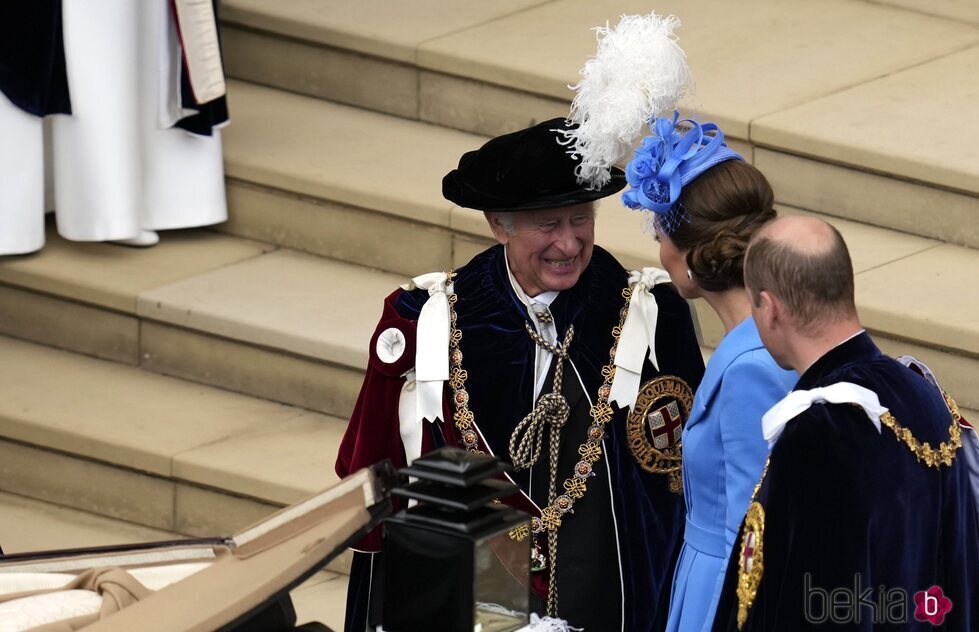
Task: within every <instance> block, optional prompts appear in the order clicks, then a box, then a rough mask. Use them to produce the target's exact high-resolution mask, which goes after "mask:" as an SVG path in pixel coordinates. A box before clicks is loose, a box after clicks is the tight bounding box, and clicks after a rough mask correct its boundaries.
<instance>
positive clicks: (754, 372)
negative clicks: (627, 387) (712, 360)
mask: <svg viewBox="0 0 979 632" xmlns="http://www.w3.org/2000/svg"><path fill="white" fill-rule="evenodd" d="M796 379H797V376H796V374H795V373H791V372H789V371H784V370H782V369H780V368H779V367H778V365H777V364H775V361H774V360H773V359H772V357H771V356H770V355H769V354H768V352H767V351H765V350H764V349H756V350H752V351H749V352H747V353H744V354H742V355H741V356H739V357H738V358H737V359H736V360H735V361H734V362H732V363H731V365H730V366H729V367H728V369H727V371H725V372H724V377H723V379H722V381H721V384H720V386H719V388H718V392H717V394H716V395H715V396H714V402H713V405H714V406H715V407H716V410H717V418H718V421H719V425H720V429H721V453H722V462H723V466H724V488H725V489H724V492H725V518H724V527H725V528H724V540H725V542H724V545H725V546H724V550H725V553H726V557H725V559H727V558H730V556H731V550H732V549H733V547H734V541H735V540H736V539H737V537H738V529H739V528H740V526H741V521H742V520H743V519H744V514H745V512H746V511H747V510H748V503H749V501H750V500H751V492H752V491H753V489H754V487H755V485H756V484H757V483H758V481H759V479H760V478H761V471H762V468H763V467H764V465H765V459H766V457H767V456H768V442H767V441H765V438H764V437H763V436H762V432H761V418H762V416H763V415H764V414H765V413H766V412H768V409H769V408H771V407H772V406H774V405H775V403H776V402H778V401H779V400H780V399H782V398H783V397H785V395H786V394H787V393H788V392H789V391H790V390H791V389H792V385H793V384H795V381H796ZM726 567H727V565H726V563H725V565H724V566H722V567H721V572H720V573H719V574H718V577H717V581H716V583H715V586H714V595H713V597H712V598H711V602H710V610H709V611H708V615H707V618H706V620H705V621H704V629H705V630H710V628H711V625H712V623H713V620H714V610H715V608H716V607H717V601H718V598H719V597H720V593H721V588H722V586H723V584H724V571H725V570H726Z"/></svg>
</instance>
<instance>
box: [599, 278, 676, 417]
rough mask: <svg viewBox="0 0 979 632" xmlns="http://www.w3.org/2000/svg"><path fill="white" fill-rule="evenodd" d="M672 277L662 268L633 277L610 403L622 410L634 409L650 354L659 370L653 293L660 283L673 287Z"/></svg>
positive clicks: (617, 354)
mask: <svg viewBox="0 0 979 632" xmlns="http://www.w3.org/2000/svg"><path fill="white" fill-rule="evenodd" d="M669 282H670V275H669V274H668V273H667V272H666V270H660V269H659V268H643V269H642V271H641V272H639V271H633V272H632V273H631V274H630V275H629V287H631V288H632V298H630V299H629V314H628V315H627V316H626V319H625V323H623V325H622V335H621V336H619V344H618V347H617V348H616V350H615V359H614V363H615V377H614V378H613V379H612V390H611V392H610V393H609V403H616V404H618V405H619V407H620V408H625V407H628V408H630V409H631V408H633V407H634V406H635V405H636V397H637V396H638V395H639V382H640V380H641V379H642V365H643V362H644V361H645V360H646V355H647V352H648V354H649V361H650V362H652V363H653V367H655V368H656V369H657V370H659V363H658V362H657V360H656V321H657V319H658V318H659V305H657V303H656V297H655V296H653V293H652V289H653V288H654V287H656V286H657V285H659V284H660V283H669Z"/></svg>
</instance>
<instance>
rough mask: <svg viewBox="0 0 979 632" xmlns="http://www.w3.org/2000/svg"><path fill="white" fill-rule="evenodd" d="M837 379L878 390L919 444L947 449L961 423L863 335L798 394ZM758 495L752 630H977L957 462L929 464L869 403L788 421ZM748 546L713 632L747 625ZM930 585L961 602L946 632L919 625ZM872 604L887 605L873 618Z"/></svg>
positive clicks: (977, 592) (972, 527)
mask: <svg viewBox="0 0 979 632" xmlns="http://www.w3.org/2000/svg"><path fill="white" fill-rule="evenodd" d="M837 382H852V383H854V384H857V385H859V386H863V387H865V388H868V389H870V390H871V391H873V392H875V393H877V395H878V396H879V398H880V402H881V404H882V405H883V406H885V407H887V408H888V409H889V410H890V411H891V413H892V414H893V415H894V417H895V419H896V420H897V421H898V423H900V424H901V425H902V426H904V427H905V428H907V429H909V430H910V431H911V432H912V434H913V435H914V436H915V437H916V438H917V439H918V441H920V442H921V443H924V442H926V441H927V442H928V443H929V444H930V445H931V446H932V447H935V448H937V446H938V445H939V444H940V443H942V442H946V443H947V442H948V441H949V426H950V425H951V423H952V420H951V415H950V413H949V410H948V408H947V406H946V404H945V402H944V400H943V398H942V396H941V394H940V392H939V391H938V390H937V389H936V388H935V387H934V386H932V385H931V384H930V383H928V382H927V381H926V380H925V379H924V378H922V377H921V376H919V375H918V374H916V373H914V372H912V371H911V370H910V369H907V368H906V367H904V366H902V365H901V364H899V363H898V362H897V361H895V360H893V359H891V358H889V357H887V356H885V355H884V354H882V353H881V352H880V350H879V349H878V348H877V347H876V346H875V345H874V343H873V341H872V340H871V339H870V336H869V335H867V334H866V333H862V334H860V335H858V336H856V337H855V338H853V339H851V340H849V341H847V342H845V343H843V344H841V345H840V346H839V347H836V348H835V349H833V350H832V351H830V352H829V353H827V354H826V355H824V356H823V357H822V358H820V359H819V360H818V361H817V362H816V363H815V364H813V365H812V367H810V368H809V370H807V371H806V372H805V374H804V375H803V376H802V378H801V379H800V380H799V383H798V384H797V385H796V390H809V389H813V388H816V387H820V386H829V385H831V384H835V383H837ZM756 500H757V501H758V502H760V503H761V504H762V506H763V507H764V510H765V521H764V536H763V538H762V556H763V566H764V572H763V575H762V578H761V583H760V585H759V588H758V593H757V596H756V598H755V602H754V605H753V606H752V607H751V609H750V611H749V613H748V618H747V620H746V622H745V625H744V627H743V630H744V631H745V632H761V631H763V630H764V631H766V632H776V631H777V632H783V631H788V630H791V631H792V632H798V631H804V630H868V631H869V630H922V631H924V630H928V631H931V630H948V631H955V632H969V631H973V632H974V631H976V630H979V610H977V609H979V531H977V526H976V511H975V509H974V506H973V499H972V497H971V495H970V492H969V486H968V481H967V479H966V471H965V469H964V467H962V464H961V463H959V462H958V459H957V460H956V462H955V463H954V464H953V466H952V467H946V466H942V467H941V468H940V469H935V468H933V467H927V466H926V465H924V463H921V462H918V461H917V460H916V459H915V457H914V456H913V455H912V453H911V451H910V450H909V449H908V446H907V445H906V444H905V443H904V442H902V441H898V440H897V439H896V437H895V434H894V433H893V432H892V431H891V430H890V429H888V428H887V427H884V426H882V427H881V432H879V433H878V431H877V429H876V428H875V427H874V426H873V424H872V423H871V422H870V420H869V419H867V416H866V414H865V413H864V412H863V411H862V410H861V409H859V408H856V407H854V406H851V405H830V404H816V405H814V406H812V407H811V408H810V409H809V410H807V411H805V412H803V413H802V414H800V415H798V416H797V417H796V418H794V419H793V420H791V421H790V422H789V423H788V424H787V425H786V426H785V429H784V431H783V433H782V435H781V436H780V437H779V439H778V441H777V443H776V444H775V446H774V447H773V448H772V453H771V462H770V466H769V470H768V475H767V476H766V477H765V480H764V483H763V485H762V486H761V489H760V490H759V493H758V496H757V499H756ZM743 530H744V526H743V525H742V534H743ZM741 541H742V540H741V537H739V538H738V541H737V544H736V545H735V547H734V551H733V552H732V555H731V559H730V560H729V563H728V569H727V575H726V577H725V581H724V589H723V592H722V594H721V599H720V603H719V604H718V608H717V616H716V618H715V620H714V628H713V629H714V630H715V632H721V631H731V632H733V631H736V630H738V626H737V620H736V617H737V613H738V598H737V595H736V589H737V583H738V571H739V568H740V563H741V555H740V554H741ZM932 586H940V587H941V589H942V591H943V593H944V595H945V596H946V597H947V598H949V599H950V600H951V601H952V604H953V605H952V610H951V611H950V612H949V613H948V614H947V615H946V616H945V619H944V623H943V624H942V625H941V626H940V627H937V628H936V627H933V626H932V624H931V623H928V622H921V621H917V620H916V619H915V601H914V595H915V593H917V592H918V591H922V590H927V589H929V588H931V587H932ZM881 587H883V590H881ZM857 588H858V589H857ZM834 589H843V590H842V591H838V592H837V593H836V597H835V599H836V600H837V602H836V603H838V604H842V603H844V601H845V600H846V599H847V596H846V595H847V594H848V593H854V592H855V593H857V594H856V595H855V596H853V598H852V599H851V600H850V601H852V602H853V603H854V604H855V605H854V607H852V608H850V607H845V606H843V605H840V606H838V607H837V608H835V609H834V608H833V601H831V600H832V599H833V597H832V593H833V591H834ZM868 589H869V592H868ZM899 591H903V594H904V595H906V599H905V600H904V608H903V610H902V608H901V607H899V606H898V605H897V600H898V598H899V596H900V595H901V594H902V593H901V592H899ZM827 596H829V597H828V598H827ZM861 599H862V600H861ZM871 602H873V603H877V604H882V605H880V606H879V607H878V608H877V610H876V612H875V609H874V607H873V606H872V605H871ZM857 613H859V620H857V616H856V615H857ZM834 617H835V619H836V622H834V619H833V618H834ZM875 618H876V623H875ZM898 620H900V621H898Z"/></svg>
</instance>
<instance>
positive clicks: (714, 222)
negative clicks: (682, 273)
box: [670, 160, 776, 292]
mask: <svg viewBox="0 0 979 632" xmlns="http://www.w3.org/2000/svg"><path fill="white" fill-rule="evenodd" d="M774 204H775V194H774V193H773V192H772V187H771V185H770V184H769V183H768V180H767V179H765V176H764V175H762V173H761V172H760V171H758V169H756V168H755V167H753V166H752V165H750V164H748V163H746V162H744V161H742V160H727V161H725V162H722V163H719V164H717V165H714V166H713V167H711V168H710V169H708V170H707V171H705V172H704V173H702V174H701V175H700V176H698V177H697V179H695V180H694V181H692V182H690V183H689V184H688V185H687V186H685V187H684V189H683V191H682V192H681V193H680V197H679V199H678V200H677V205H678V206H679V207H680V210H681V211H682V212H683V214H684V219H685V221H680V222H677V225H676V227H675V228H674V230H673V232H672V233H670V240H671V241H672V242H673V243H674V244H675V245H676V246H677V247H678V248H680V249H681V250H687V251H688V252H687V266H688V267H689V268H690V272H691V274H693V277H694V279H696V281H697V283H698V284H699V285H700V287H701V288H703V289H704V290H707V291H710V292H720V291H723V290H727V289H729V288H732V287H744V253H745V250H746V249H747V248H748V241H750V239H751V236H752V235H753V234H754V233H755V231H757V230H758V229H759V228H761V227H762V226H763V225H764V224H765V223H766V222H769V221H771V220H773V219H775V217H776V213H775V209H774V208H773V206H774Z"/></svg>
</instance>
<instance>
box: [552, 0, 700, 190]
mask: <svg viewBox="0 0 979 632" xmlns="http://www.w3.org/2000/svg"><path fill="white" fill-rule="evenodd" d="M678 26H680V20H679V18H677V17H676V16H672V15H671V16H668V17H660V16H657V15H656V14H655V13H650V14H649V15H623V16H622V19H621V20H620V21H619V25H618V26H616V27H615V28H614V29H612V28H609V26H608V24H607V23H606V25H605V26H604V27H601V26H599V27H596V28H595V29H594V30H595V31H596V34H597V39H598V51H597V52H596V53H595V55H594V57H592V58H590V59H589V60H588V61H587V62H585V65H584V67H583V68H582V69H581V72H580V74H581V77H582V78H581V81H579V82H578V83H577V84H576V85H574V86H571V89H572V90H574V91H575V92H576V93H577V94H576V95H575V98H574V102H573V103H572V104H571V115H570V116H569V120H570V121H572V122H574V123H577V124H578V126H579V127H578V129H577V130H576V131H574V132H570V133H567V134H566V136H567V138H566V140H567V145H568V153H571V154H575V155H578V156H581V164H580V165H579V166H578V167H577V168H576V169H575V175H576V176H577V178H578V182H579V183H580V184H584V185H587V186H588V187H589V188H591V189H598V188H601V187H602V186H604V185H605V184H606V183H608V181H609V180H610V179H611V175H610V170H611V167H612V165H613V164H615V163H616V162H617V161H619V160H621V159H622V158H624V157H625V156H626V155H627V154H628V152H629V151H630V149H631V148H632V143H633V142H634V141H635V140H636V139H637V138H638V137H639V136H640V134H642V133H643V132H644V131H645V129H646V125H647V124H648V123H649V120H650V118H652V117H653V116H655V115H656V114H658V113H660V112H666V111H668V110H673V109H674V108H675V107H676V104H677V102H678V101H679V100H680V98H681V97H682V96H683V94H684V93H685V92H686V91H687V89H688V88H689V87H691V86H692V83H693V79H692V77H691V75H690V68H689V67H688V66H687V58H686V55H684V53H683V50H682V49H681V48H680V46H679V45H678V44H677V41H676V37H675V36H674V34H673V31H674V29H676V28H677V27H678Z"/></svg>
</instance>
